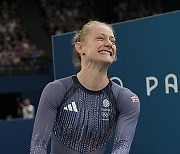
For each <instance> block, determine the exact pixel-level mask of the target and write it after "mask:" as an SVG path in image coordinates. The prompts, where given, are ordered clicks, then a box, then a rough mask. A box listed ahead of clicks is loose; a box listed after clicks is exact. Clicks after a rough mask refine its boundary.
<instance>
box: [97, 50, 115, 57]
mask: <svg viewBox="0 0 180 154" xmlns="http://www.w3.org/2000/svg"><path fill="white" fill-rule="evenodd" d="M98 53H103V54H107V53H108V54H109V55H110V56H112V55H113V54H112V52H111V51H108V50H100V51H98Z"/></svg>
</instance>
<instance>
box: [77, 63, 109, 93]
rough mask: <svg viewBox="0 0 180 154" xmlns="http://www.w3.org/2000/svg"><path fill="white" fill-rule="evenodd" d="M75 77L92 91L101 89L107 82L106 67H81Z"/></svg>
mask: <svg viewBox="0 0 180 154" xmlns="http://www.w3.org/2000/svg"><path fill="white" fill-rule="evenodd" d="M77 78H78V80H79V82H80V83H81V84H82V85H83V86H84V87H86V88H87V89H89V90H93V91H98V90H101V89H103V88H104V87H106V86H107V84H108V83H109V79H108V76H107V68H103V67H98V65H94V66H92V65H91V66H87V67H83V68H82V69H81V71H80V72H79V73H78V74H77Z"/></svg>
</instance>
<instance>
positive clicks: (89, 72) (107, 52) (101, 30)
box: [75, 24, 116, 91]
mask: <svg viewBox="0 0 180 154" xmlns="http://www.w3.org/2000/svg"><path fill="white" fill-rule="evenodd" d="M75 48H76V51H77V52H78V53H80V55H81V70H80V72H79V73H78V74H77V77H78V80H79V81H80V83H81V84H82V85H83V86H84V87H86V88H87V89H89V90H93V91H98V90H101V89H103V88H104V87H106V86H107V84H108V83H109V79H108V76H107V70H108V67H109V65H110V64H112V63H113V61H114V60H115V58H116V45H115V36H114V34H113V31H112V30H111V29H110V28H109V27H108V26H105V25H101V24H99V25H92V26H91V27H90V28H89V31H88V34H87V36H86V37H85V40H84V41H82V42H76V44H75Z"/></svg>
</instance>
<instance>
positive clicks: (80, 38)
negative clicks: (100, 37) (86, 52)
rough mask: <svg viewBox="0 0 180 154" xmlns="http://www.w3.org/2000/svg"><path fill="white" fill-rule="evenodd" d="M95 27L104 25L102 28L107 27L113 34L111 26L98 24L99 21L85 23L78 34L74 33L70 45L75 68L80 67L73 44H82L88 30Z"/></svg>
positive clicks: (78, 55) (77, 54) (102, 23)
mask: <svg viewBox="0 0 180 154" xmlns="http://www.w3.org/2000/svg"><path fill="white" fill-rule="evenodd" d="M95 25H104V26H107V27H109V28H110V29H111V30H112V31H113V33H114V29H113V27H112V26H111V25H109V24H107V23H105V22H100V21H96V20H93V21H89V22H88V23H86V24H85V25H84V26H83V27H82V29H81V30H80V31H78V32H76V34H75V36H74V38H73V39H72V45H73V47H74V49H73V52H72V61H73V64H74V66H75V67H78V66H81V56H80V54H79V53H78V52H77V51H76V49H75V44H76V42H83V41H84V40H85V38H86V36H87V34H88V32H89V29H90V28H91V27H92V26H95Z"/></svg>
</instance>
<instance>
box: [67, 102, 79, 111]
mask: <svg viewBox="0 0 180 154" xmlns="http://www.w3.org/2000/svg"><path fill="white" fill-rule="evenodd" d="M64 110H69V111H74V112H78V110H77V106H76V103H75V102H71V103H70V104H68V105H67V106H65V107H64Z"/></svg>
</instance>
